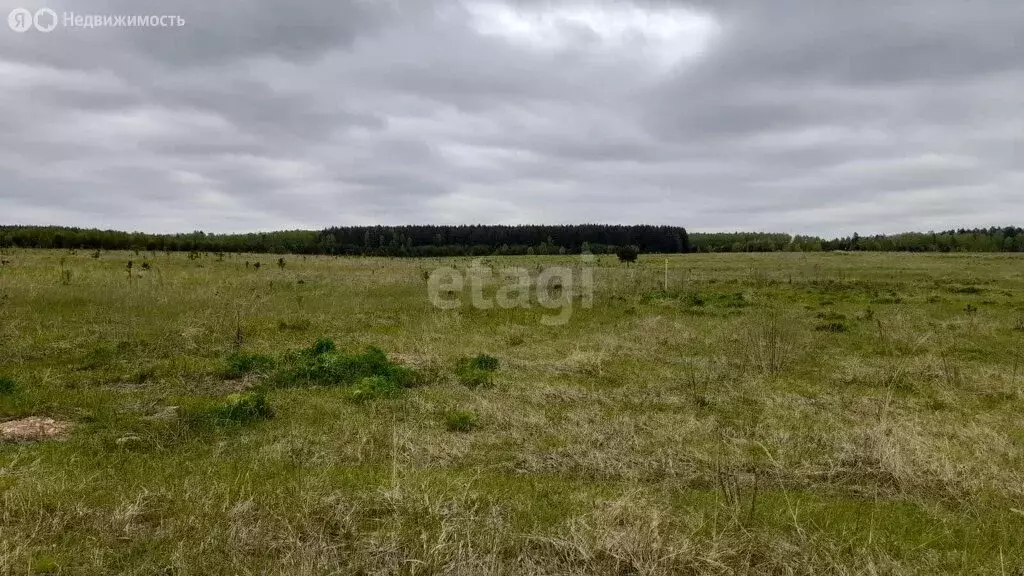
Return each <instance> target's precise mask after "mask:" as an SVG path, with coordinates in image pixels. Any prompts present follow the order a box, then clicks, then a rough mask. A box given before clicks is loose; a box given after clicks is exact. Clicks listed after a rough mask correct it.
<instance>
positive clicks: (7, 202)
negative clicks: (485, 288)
mask: <svg viewBox="0 0 1024 576" xmlns="http://www.w3.org/2000/svg"><path fill="white" fill-rule="evenodd" d="M41 2H42V0H32V2H29V1H28V0H25V2H23V4H24V5H25V6H26V7H28V8H31V9H33V10H34V9H37V8H39V7H42V6H43V5H44V4H42V3H41ZM17 5H19V2H17V1H14V0H3V4H2V7H3V13H4V14H6V13H8V12H9V11H10V10H11V9H13V8H14V7H15V6H17ZM48 5H49V7H51V8H53V9H55V10H56V11H57V12H58V13H63V12H65V11H70V12H74V13H76V14H81V15H91V14H100V15H104V14H106V15H134V14H157V15H180V16H181V17H183V18H184V19H185V22H186V24H185V26H184V27H181V28H167V29H159V28H136V29H109V28H108V29H102V28H94V29H66V28H63V27H58V29H57V30H54V31H53V32H51V33H49V34H42V33H38V32H36V31H29V32H26V33H23V34H18V33H15V32H13V31H10V30H7V29H6V28H5V29H3V30H0V106H2V108H3V110H4V111H5V114H3V115H0V132H2V134H3V136H2V138H0V175H2V176H3V187H2V188H0V222H2V223H15V222H25V223H60V224H71V225H84V226H94V225H95V226H104V227H118V228H139V229H148V230H154V231H164V230H169V231H180V230H191V229H194V228H203V229H207V230H217V231H228V230H247V229H273V228H294V227H319V226H326V225H332V224H346V223H350V224H356V223H359V224H363V223H375V222H378V223H423V222H502V223H511V222H552V223H555V222H581V221H605V222H652V223H671V224H682V225H685V226H688V227H690V228H693V229H774V230H785V231H793V232H803V233H806V232H810V233H820V234H835V233H849V232H852V231H854V230H858V231H860V232H861V233H865V232H874V231H899V230H903V229H929V228H941V227H959V226H971V225H992V224H1000V225H1002V224H1020V222H1021V221H1022V220H1024V208H1021V206H1022V205H1024V203H1021V202H1020V201H1019V199H1020V197H1021V196H1020V194H1021V192H1020V190H1022V189H1024V169H1022V168H1021V166H1022V165H1021V160H1022V159H1024V158H1022V156H1021V154H1022V152H1021V147H1020V145H1019V143H1020V134H1022V133H1024V115H1022V114H1021V112H1020V111H1021V98H1020V95H1021V94H1024V61H1022V60H1021V58H1020V54H1021V53H1022V50H1021V38H1022V37H1024V8H1022V6H1021V5H1020V4H1019V3H1015V2H1003V1H1001V0H990V1H981V2H961V1H958V0H931V1H923V0H909V1H904V2H898V3H890V2H881V1H877V2H876V1H869V2H847V1H840V0H824V1H820V2H812V1H811V0H781V1H776V2H759V1H754V0H722V1H717V2H716V1H713V0H694V1H693V2H683V1H681V0H677V1H669V0H661V1H656V0H636V2H635V4H631V3H629V2H627V1H624V0H619V1H617V2H605V3H601V2H589V3H584V2H580V1H577V0H564V1H559V2H556V1H548V0H544V1H540V0H518V1H517V0H506V1H505V2H502V1H501V0H463V1H457V0H430V1H427V0H423V1H415V2H414V1H412V0H389V1H383V0H374V1H371V0H347V1H340V2H337V1H336V2H327V1H302V2H293V3H287V4H281V3H274V2H269V1H267V0H248V1H244V2H243V1H240V0H238V1H225V2H212V3H211V2H205V1H201V0H181V1H177V2H174V3H167V2H156V1H155V0H145V1H142V2H140V1H138V0H131V1H129V0H109V1H99V0H86V1H80V2H67V1H62V2H59V3H58V2H52V1H51V2H50V3H49V4H48Z"/></svg>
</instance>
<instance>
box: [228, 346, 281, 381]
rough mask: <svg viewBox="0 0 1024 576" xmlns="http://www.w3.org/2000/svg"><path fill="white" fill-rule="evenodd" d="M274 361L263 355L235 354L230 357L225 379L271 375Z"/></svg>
mask: <svg viewBox="0 0 1024 576" xmlns="http://www.w3.org/2000/svg"><path fill="white" fill-rule="evenodd" d="M274 364H275V362H274V359H273V358H271V357H270V356H265V355H263V354H243V353H241V352H235V353H234V354H232V355H231V356H228V359H227V366H226V367H225V369H224V377H225V378H227V379H229V380H234V379H236V378H241V377H242V376H246V375H248V374H260V375H266V374H269V373H270V371H271V370H273V369H274Z"/></svg>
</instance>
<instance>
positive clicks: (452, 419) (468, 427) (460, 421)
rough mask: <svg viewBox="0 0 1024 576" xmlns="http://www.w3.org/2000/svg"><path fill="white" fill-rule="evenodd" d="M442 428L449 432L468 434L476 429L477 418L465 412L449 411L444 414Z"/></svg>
mask: <svg viewBox="0 0 1024 576" xmlns="http://www.w3.org/2000/svg"><path fill="white" fill-rule="evenodd" d="M444 427H445V428H446V429H447V430H448V431H449V432H470V431H472V430H473V429H474V428H476V427H477V416H476V414H474V413H473V412H469V411H467V410H449V411H448V412H445V413H444Z"/></svg>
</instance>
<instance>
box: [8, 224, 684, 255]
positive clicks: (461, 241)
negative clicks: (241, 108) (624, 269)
mask: <svg viewBox="0 0 1024 576" xmlns="http://www.w3.org/2000/svg"><path fill="white" fill-rule="evenodd" d="M624 246H635V247H636V248H637V249H638V250H639V251H640V252H645V253H679V252H687V251H689V250H690V239H689V235H688V234H687V232H686V229H685V228H682V227H678V226H648V225H636V226H622V225H605V224H581V225H554V226H529V225H521V226H489V225H463V226H344V227H332V228H327V229H325V230H320V231H315V230H287V231H281V232H257V233H248V234H207V233H205V232H192V233H188V234H145V233H142V232H122V231H118V230H96V229H82V228H67V227H58V226H0V247H20V248H62V249H86V250H147V251H187V252H255V253H274V254H286V253H291V254H338V255H349V256H488V255H501V254H579V253H581V252H590V253H594V254H612V253H615V252H616V251H617V250H618V249H619V248H621V247H624Z"/></svg>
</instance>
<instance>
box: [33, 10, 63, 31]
mask: <svg viewBox="0 0 1024 576" xmlns="http://www.w3.org/2000/svg"><path fill="white" fill-rule="evenodd" d="M32 22H33V23H34V24H35V25H36V30H39V31H40V32H52V31H53V29H54V28H56V27H57V13H56V12H54V11H53V10H50V9H49V8H40V9H39V10H36V15H35V16H33V17H32Z"/></svg>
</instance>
